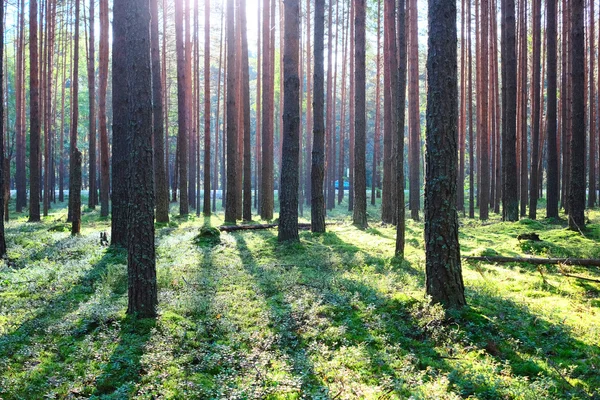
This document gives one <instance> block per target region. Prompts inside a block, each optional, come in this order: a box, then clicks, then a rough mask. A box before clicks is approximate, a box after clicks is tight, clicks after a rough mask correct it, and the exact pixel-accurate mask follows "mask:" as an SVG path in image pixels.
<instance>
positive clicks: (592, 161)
mask: <svg viewBox="0 0 600 400" xmlns="http://www.w3.org/2000/svg"><path fill="white" fill-rule="evenodd" d="M589 6H590V8H589V17H590V19H589V34H588V39H589V42H588V43H589V50H590V53H589V54H590V56H589V59H590V63H589V71H588V84H589V108H588V110H589V111H588V113H589V132H590V156H589V160H588V162H589V164H588V170H589V174H590V178H589V179H590V180H589V182H590V184H589V195H588V202H587V204H588V207H589V208H592V207H594V205H596V150H597V149H596V135H597V132H596V114H595V111H596V90H595V87H594V59H595V58H596V52H595V42H596V41H595V40H594V21H595V18H594V0H590V2H589ZM555 40H556V39H555ZM548 57H549V56H548Z"/></svg>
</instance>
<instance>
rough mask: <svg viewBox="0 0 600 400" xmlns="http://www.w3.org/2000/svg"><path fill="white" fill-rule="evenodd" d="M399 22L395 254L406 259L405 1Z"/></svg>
mask: <svg viewBox="0 0 600 400" xmlns="http://www.w3.org/2000/svg"><path fill="white" fill-rule="evenodd" d="M397 20H398V31H397V34H398V47H399V49H398V56H399V57H398V61H399V63H398V89H397V96H398V101H397V102H396V106H397V114H398V115H397V118H398V123H397V126H396V142H397V148H396V174H397V175H396V196H397V199H396V207H397V209H396V214H397V222H396V249H395V254H396V256H398V257H400V258H404V244H405V232H404V231H405V228H406V212H405V209H404V207H405V205H404V122H405V115H406V114H405V102H406V61H407V60H406V59H407V55H406V11H405V1H404V0H400V1H399V2H398V11H397Z"/></svg>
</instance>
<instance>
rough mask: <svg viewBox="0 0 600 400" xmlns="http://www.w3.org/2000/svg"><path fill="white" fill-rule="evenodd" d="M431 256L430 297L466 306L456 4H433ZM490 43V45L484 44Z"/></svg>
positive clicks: (428, 155)
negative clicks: (458, 179)
mask: <svg viewBox="0 0 600 400" xmlns="http://www.w3.org/2000/svg"><path fill="white" fill-rule="evenodd" d="M428 4H429V11H428V12H429V24H428V26H429V39H428V41H429V49H428V57H427V82H428V85H427V86H428V91H427V128H426V129H427V133H426V152H425V159H426V165H427V168H426V180H425V256H426V265H425V267H426V275H427V282H426V286H427V294H428V295H429V296H431V299H432V301H433V302H434V303H441V304H443V305H444V306H446V307H449V308H459V307H462V306H464V305H465V304H466V300H465V295H464V283H463V279H462V269H461V265H460V247H459V244H458V215H457V212H456V169H457V164H458V160H457V150H458V149H457V146H456V143H457V140H458V136H457V130H456V129H457V124H456V123H457V119H458V104H457V97H458V87H457V65H456V63H457V61H456V56H457V50H456V34H457V31H456V2H455V1H448V0H429V2H428ZM484 43H485V41H484Z"/></svg>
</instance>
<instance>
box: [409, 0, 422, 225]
mask: <svg viewBox="0 0 600 400" xmlns="http://www.w3.org/2000/svg"><path fill="white" fill-rule="evenodd" d="M409 4H410V6H409V10H410V11H409V31H410V37H409V51H410V56H409V63H408V64H409V74H410V78H409V100H408V109H409V110H408V118H409V122H408V124H409V128H410V129H409V137H410V139H409V141H408V142H409V145H410V151H409V152H408V154H409V161H408V165H409V174H410V177H409V188H408V191H409V194H408V195H409V203H410V216H411V218H412V219H413V220H414V221H418V220H419V210H420V209H421V206H420V198H421V196H420V192H421V182H420V179H419V178H420V170H421V168H420V166H421V123H420V119H421V118H420V111H419V34H418V26H417V21H418V16H417V14H418V10H417V0H409Z"/></svg>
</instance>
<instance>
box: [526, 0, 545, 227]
mask: <svg viewBox="0 0 600 400" xmlns="http://www.w3.org/2000/svg"><path fill="white" fill-rule="evenodd" d="M541 8H542V7H541V1H540V0H533V59H532V74H533V76H532V83H531V85H532V89H531V90H532V96H533V101H532V102H533V104H532V109H533V113H532V115H531V119H532V122H531V125H532V128H531V175H530V187H529V218H530V219H536V217H537V201H538V195H539V193H538V192H539V187H538V183H539V177H538V162H539V142H540V47H541V39H540V36H541V19H542V11H541Z"/></svg>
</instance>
